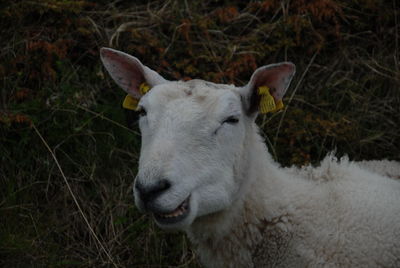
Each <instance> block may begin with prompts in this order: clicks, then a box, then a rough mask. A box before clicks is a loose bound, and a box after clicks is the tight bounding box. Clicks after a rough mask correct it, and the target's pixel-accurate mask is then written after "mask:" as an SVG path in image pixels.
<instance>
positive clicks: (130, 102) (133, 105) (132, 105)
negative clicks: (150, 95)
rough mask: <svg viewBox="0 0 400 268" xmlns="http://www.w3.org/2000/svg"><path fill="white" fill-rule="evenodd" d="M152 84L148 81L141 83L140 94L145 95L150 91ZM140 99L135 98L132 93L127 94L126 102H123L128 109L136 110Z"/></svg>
mask: <svg viewBox="0 0 400 268" xmlns="http://www.w3.org/2000/svg"><path fill="white" fill-rule="evenodd" d="M149 90H150V86H149V85H148V84H147V83H141V84H140V86H139V92H140V94H142V95H144V94H146V93H147V92H149ZM138 103H139V100H138V99H135V98H134V97H132V96H131V95H126V97H125V99H124V102H123V103H122V107H123V108H125V109H128V110H136V109H137V106H138Z"/></svg>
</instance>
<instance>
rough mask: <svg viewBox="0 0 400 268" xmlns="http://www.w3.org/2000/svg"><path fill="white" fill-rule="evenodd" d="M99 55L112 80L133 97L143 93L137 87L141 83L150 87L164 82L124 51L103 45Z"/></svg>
mask: <svg viewBox="0 0 400 268" xmlns="http://www.w3.org/2000/svg"><path fill="white" fill-rule="evenodd" d="M100 57H101V61H102V62H103V65H104V67H105V68H106V70H107V71H108V72H109V74H110V75H111V77H112V78H113V79H114V81H115V82H116V83H117V84H118V85H119V86H120V87H121V88H122V89H123V90H124V91H125V92H126V93H128V94H129V95H130V96H132V97H133V98H135V99H140V97H142V95H143V94H142V93H141V92H140V89H139V88H140V85H141V84H143V83H147V84H148V85H149V86H150V88H151V87H154V86H156V85H158V84H162V83H165V82H166V80H165V79H164V78H163V77H162V76H161V75H159V74H158V73H157V72H155V71H153V70H151V69H150V68H148V67H147V66H145V65H143V64H142V63H141V62H140V61H139V60H138V59H137V58H135V57H133V56H131V55H129V54H126V53H124V52H121V51H118V50H114V49H111V48H104V47H103V48H101V49H100Z"/></svg>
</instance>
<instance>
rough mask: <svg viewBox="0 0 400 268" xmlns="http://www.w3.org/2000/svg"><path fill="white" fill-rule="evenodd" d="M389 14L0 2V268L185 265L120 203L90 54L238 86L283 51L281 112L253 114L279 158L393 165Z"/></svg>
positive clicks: (294, 3) (119, 173)
mask: <svg viewBox="0 0 400 268" xmlns="http://www.w3.org/2000/svg"><path fill="white" fill-rule="evenodd" d="M399 13H400V4H399V3H396V0H393V1H380V0H346V1H345V0H310V1H307V0H291V1H290V0H281V1H278V0H269V1H239V0H232V1H222V0H221V1H216V0H214V1H212V0H206V1H179V0H169V1H128V0H117V1H114V2H110V1H105V0H102V1H89V0H82V1H73V0H30V1H28V0H16V1H12V0H3V1H1V3H0V36H1V39H0V45H1V46H0V58H1V61H0V82H1V95H0V161H1V162H0V185H1V187H0V266H2V267H27V266H29V267H36V266H39V267H70V266H72V267H75V266H76V267H88V266H90V267H103V266H106V267H108V266H111V267H113V266H114V267H127V266H129V267H170V266H179V267H199V265H198V263H197V261H196V259H195V255H194V253H193V252H192V251H191V250H190V248H189V247H188V245H187V242H186V238H185V237H184V235H183V234H167V233H164V232H162V231H160V230H159V229H157V228H156V227H155V226H154V225H153V223H152V222H151V220H150V219H148V217H147V216H144V215H141V214H139V213H138V212H137V211H136V209H135V208H134V205H133V197H132V193H131V186H132V181H133V178H134V176H135V173H136V162H137V159H138V151H139V146H140V136H139V134H138V130H137V128H133V129H132V130H130V129H128V128H126V127H125V125H126V124H125V114H124V111H123V110H122V109H121V108H120V103H121V101H122V98H123V95H124V94H123V92H122V91H121V90H119V89H117V86H116V85H115V84H114V83H113V82H112V81H111V80H110V78H109V76H108V75H107V74H106V73H105V72H104V69H102V66H101V64H100V61H99V48H100V47H102V46H108V47H113V48H117V49H120V50H123V51H125V52H128V53H131V54H133V55H135V56H136V57H138V58H139V59H141V60H142V61H143V63H145V64H146V65H148V66H150V67H151V68H153V69H155V70H157V71H158V72H160V73H161V74H162V75H163V76H164V77H166V78H168V79H184V80H186V79H191V78H203V79H207V80H211V81H214V82H220V83H234V84H236V85H243V84H245V83H246V82H247V80H248V79H249V77H250V76H251V74H252V72H253V71H254V70H255V68H256V67H257V66H261V65H264V64H267V63H273V62H279V61H283V60H290V61H292V62H294V63H295V64H296V65H297V75H296V77H295V79H294V82H293V83H292V86H291V88H290V89H289V92H288V94H287V96H286V98H285V99H284V102H285V104H286V107H287V108H286V109H285V110H284V111H281V112H279V113H276V114H273V115H267V116H263V117H260V118H259V119H258V121H259V125H260V126H261V127H262V131H263V134H264V135H265V138H266V141H267V143H268V145H269V148H270V151H271V153H272V154H273V155H274V157H275V158H276V159H277V161H279V162H280V163H281V164H283V165H291V164H296V165H304V164H310V163H311V164H315V163H318V161H319V160H321V158H323V157H324V155H325V154H326V153H327V152H329V151H331V150H336V153H337V155H339V156H341V155H343V154H345V153H346V154H348V155H349V157H350V158H351V159H354V160H359V159H379V158H388V159H396V160H400V134H399V125H400V116H399V114H400V87H399V85H400V70H399V52H400V51H399V32H400V27H399V19H400V14H399ZM47 146H48V147H47ZM61 170H62V171H63V173H61ZM74 198H75V199H74ZM78 205H79V207H78Z"/></svg>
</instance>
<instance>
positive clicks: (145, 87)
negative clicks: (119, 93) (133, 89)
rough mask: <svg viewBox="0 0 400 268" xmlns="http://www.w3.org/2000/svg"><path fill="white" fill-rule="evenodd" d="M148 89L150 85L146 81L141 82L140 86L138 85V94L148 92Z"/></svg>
mask: <svg viewBox="0 0 400 268" xmlns="http://www.w3.org/2000/svg"><path fill="white" fill-rule="evenodd" d="M149 90H150V86H149V85H148V84H147V83H146V82H143V83H141V84H140V86H139V92H140V94H142V95H144V94H146V93H147V92H149Z"/></svg>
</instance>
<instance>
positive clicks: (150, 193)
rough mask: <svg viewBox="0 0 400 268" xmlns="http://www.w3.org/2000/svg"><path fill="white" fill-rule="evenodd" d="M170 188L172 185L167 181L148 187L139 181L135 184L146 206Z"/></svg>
mask: <svg viewBox="0 0 400 268" xmlns="http://www.w3.org/2000/svg"><path fill="white" fill-rule="evenodd" d="M170 187H171V183H170V182H169V181H168V180H166V179H161V180H158V181H156V182H155V183H153V184H146V185H144V184H143V183H141V182H140V181H139V180H138V181H136V183H135V188H136V190H137V191H138V193H139V195H140V199H142V201H143V203H145V204H146V203H148V202H150V201H153V200H154V199H156V198H157V197H158V196H160V195H161V194H162V193H163V192H165V191H166V190H168V189H169V188H170Z"/></svg>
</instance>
